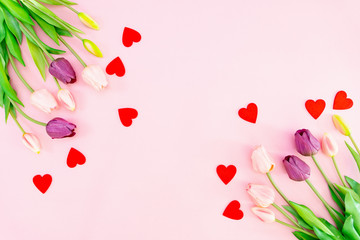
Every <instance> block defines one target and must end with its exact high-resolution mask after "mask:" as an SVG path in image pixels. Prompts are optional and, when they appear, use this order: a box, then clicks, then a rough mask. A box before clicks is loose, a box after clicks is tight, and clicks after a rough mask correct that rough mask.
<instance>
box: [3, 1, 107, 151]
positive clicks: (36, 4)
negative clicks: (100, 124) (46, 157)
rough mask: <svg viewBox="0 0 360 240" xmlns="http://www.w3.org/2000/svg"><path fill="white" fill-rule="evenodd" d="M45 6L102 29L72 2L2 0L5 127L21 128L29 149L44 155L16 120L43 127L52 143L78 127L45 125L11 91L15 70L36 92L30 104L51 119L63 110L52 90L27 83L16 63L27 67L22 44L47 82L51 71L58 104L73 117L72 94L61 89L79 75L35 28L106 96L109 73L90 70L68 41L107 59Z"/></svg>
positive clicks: (52, 122)
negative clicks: (77, 64)
mask: <svg viewBox="0 0 360 240" xmlns="http://www.w3.org/2000/svg"><path fill="white" fill-rule="evenodd" d="M43 3H45V4H50V5H62V6H64V7H66V8H68V9H69V10H71V11H72V12H74V13H75V14H76V15H77V16H78V18H79V20H80V21H81V22H82V23H83V24H84V25H86V26H87V27H89V28H92V29H95V30H98V29H99V26H98V24H97V23H96V22H95V20H94V19H92V18H91V17H90V16H88V15H87V14H86V13H83V12H78V11H77V10H76V9H74V8H73V5H76V3H74V2H70V1H68V0H19V1H14V0H1V2H0V106H1V107H2V108H4V110H5V121H6V122H7V120H8V117H9V115H10V116H11V117H12V118H13V120H14V121H15V122H16V124H17V125H18V127H19V128H20V130H21V131H22V133H23V142H24V144H25V146H26V147H27V148H29V149H30V150H32V151H34V152H36V153H39V152H40V142H39V140H38V139H37V137H36V136H35V135H34V134H32V133H28V132H26V131H25V130H24V128H23V127H22V126H21V125H20V123H19V121H18V119H17V114H18V113H19V114H21V115H22V116H23V117H24V118H25V119H27V120H29V121H31V122H33V123H35V124H39V125H41V126H44V127H45V129H46V132H47V134H48V135H49V136H50V137H51V138H53V139H54V138H65V137H72V136H74V135H75V128H76V125H75V124H73V123H70V122H68V121H66V120H65V119H62V118H59V117H57V118H54V119H52V120H50V121H49V122H47V123H44V122H40V121H38V120H35V119H34V118H32V117H30V116H29V115H27V114H26V113H25V112H24V111H23V110H22V107H24V104H23V102H22V101H21V100H20V99H19V98H18V96H17V93H16V91H15V90H14V89H13V87H12V85H11V81H10V80H12V79H10V76H9V74H8V68H13V70H14V72H15V73H16V75H17V77H18V78H19V79H20V80H21V81H22V83H23V85H24V86H25V87H26V88H27V89H28V90H29V91H30V92H31V97H30V103H31V104H32V105H34V106H35V107H37V108H38V109H40V110H41V111H44V112H46V113H50V112H52V111H53V110H54V109H56V108H57V107H58V102H57V100H56V99H55V97H54V96H53V95H52V94H51V93H50V92H49V91H48V90H47V89H45V88H44V89H33V88H32V87H31V85H30V83H29V82H27V81H26V80H25V78H24V77H23V75H22V74H21V73H20V70H19V69H18V67H17V66H16V63H15V62H16V61H18V62H20V63H21V64H22V65H23V66H25V63H24V61H23V58H22V54H21V48H20V44H21V43H22V42H23V41H26V42H27V46H28V48H29V51H30V54H31V56H32V58H33V60H34V63H35V65H36V67H37V68H38V70H39V72H40V74H41V76H42V78H43V79H44V81H45V79H46V69H48V72H49V73H50V74H51V75H52V76H53V79H54V83H55V84H56V85H57V87H58V89H59V90H58V94H57V99H58V101H59V103H61V104H62V105H63V106H64V107H65V108H67V109H69V110H71V111H74V110H75V107H76V104H75V100H74V97H73V96H72V94H71V93H70V91H69V90H67V89H65V88H63V87H62V86H61V85H60V83H59V81H60V82H61V84H62V85H67V84H73V83H75V82H76V81H77V76H76V73H75V71H74V69H73V67H72V66H71V64H70V62H69V61H68V60H66V59H65V58H63V57H54V55H61V54H63V53H65V51H63V50H60V49H57V48H53V47H50V46H48V45H47V44H45V43H44V42H43V41H42V40H41V39H40V37H39V36H38V35H37V33H36V31H35V28H34V27H37V26H36V25H38V28H39V29H41V30H42V31H43V32H44V33H45V34H46V35H48V36H49V37H50V38H51V39H52V40H53V41H54V43H55V44H57V45H60V44H62V45H64V46H65V47H66V48H67V49H68V50H69V51H70V52H71V53H72V54H73V55H74V56H75V57H76V58H77V60H78V61H79V62H80V63H81V64H82V65H83V67H84V69H83V71H82V73H81V76H82V79H83V80H84V81H85V82H86V83H88V84H89V85H91V86H92V87H94V88H95V89H96V90H101V89H103V88H104V87H106V86H107V80H106V76H105V73H104V71H103V70H102V69H101V68H100V67H99V66H97V65H87V64H86V63H85V61H84V60H83V59H82V58H81V57H80V56H79V55H78V54H77V53H76V51H75V50H74V49H73V48H72V47H71V46H70V45H69V44H68V43H67V42H66V40H65V38H66V37H76V38H78V39H79V40H80V41H82V43H83V46H84V48H85V49H86V50H87V51H89V52H90V53H91V54H93V55H95V56H97V57H102V53H101V51H100V49H99V48H98V47H97V45H96V44H95V43H93V42H92V41H91V40H89V39H85V38H82V37H81V36H80V34H82V33H83V31H81V30H80V29H78V28H76V27H74V26H73V25H71V24H70V23H68V22H66V21H64V20H63V19H61V18H60V17H58V16H57V15H56V14H55V13H54V12H52V11H51V10H50V9H49V8H48V7H46V6H45V5H44V4H43Z"/></svg>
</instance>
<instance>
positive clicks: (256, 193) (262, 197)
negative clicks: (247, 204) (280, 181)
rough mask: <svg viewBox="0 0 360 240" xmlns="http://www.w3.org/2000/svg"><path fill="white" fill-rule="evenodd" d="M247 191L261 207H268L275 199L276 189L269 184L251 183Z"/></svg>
mask: <svg viewBox="0 0 360 240" xmlns="http://www.w3.org/2000/svg"><path fill="white" fill-rule="evenodd" d="M246 191H247V193H248V194H249V195H250V196H251V198H252V199H253V200H254V202H255V204H256V205H257V206H259V207H268V206H270V205H271V204H273V203H274V201H275V191H274V190H273V189H272V188H270V187H268V186H265V185H258V184H252V183H250V184H249V186H248V189H246Z"/></svg>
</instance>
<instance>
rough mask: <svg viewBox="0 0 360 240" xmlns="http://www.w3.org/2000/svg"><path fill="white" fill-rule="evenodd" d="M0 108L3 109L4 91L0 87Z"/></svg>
mask: <svg viewBox="0 0 360 240" xmlns="http://www.w3.org/2000/svg"><path fill="white" fill-rule="evenodd" d="M0 107H4V91H3V90H2V88H1V87H0Z"/></svg>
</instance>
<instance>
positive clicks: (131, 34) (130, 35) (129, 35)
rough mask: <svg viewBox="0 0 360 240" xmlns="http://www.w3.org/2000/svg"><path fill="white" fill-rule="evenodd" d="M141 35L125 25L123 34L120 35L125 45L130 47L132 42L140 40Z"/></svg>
mask: <svg viewBox="0 0 360 240" xmlns="http://www.w3.org/2000/svg"><path fill="white" fill-rule="evenodd" d="M140 40H141V35H140V33H139V32H138V31H136V30H134V29H131V28H128V27H125V28H124V32H123V36H122V42H123V44H124V46H125V47H131V46H132V45H133V43H134V42H140Z"/></svg>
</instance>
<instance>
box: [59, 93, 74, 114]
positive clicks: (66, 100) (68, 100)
mask: <svg viewBox="0 0 360 240" xmlns="http://www.w3.org/2000/svg"><path fill="white" fill-rule="evenodd" d="M57 97H58V99H59V101H60V102H61V103H62V104H63V105H64V106H65V107H66V108H67V109H69V110H70V111H74V110H75V100H74V98H73V96H72V95H71V93H70V91H69V90H67V89H60V90H59V92H58V95H57Z"/></svg>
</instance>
